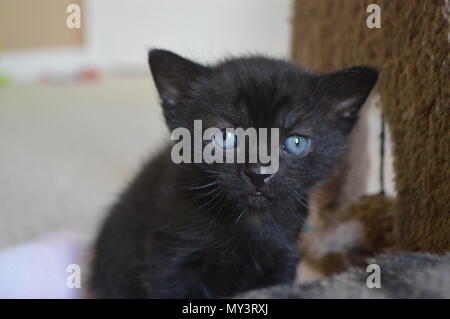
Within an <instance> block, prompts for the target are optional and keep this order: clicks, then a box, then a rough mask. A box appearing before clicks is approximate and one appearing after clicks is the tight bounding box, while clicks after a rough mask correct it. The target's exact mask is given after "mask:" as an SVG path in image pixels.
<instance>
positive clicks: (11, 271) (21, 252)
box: [0, 231, 88, 298]
mask: <svg viewBox="0 0 450 319" xmlns="http://www.w3.org/2000/svg"><path fill="white" fill-rule="evenodd" d="M87 247H88V245H87V241H86V240H84V239H82V238H81V237H80V236H77V235H76V234H74V233H71V232H66V231H65V232H59V233H54V234H51V235H48V236H45V237H43V238H41V239H38V240H36V241H32V242H29V243H25V244H22V245H17V246H15V247H11V248H7V249H5V250H1V251H0V298H82V297H83V296H84V295H85V293H84V291H85V290H84V281H85V277H86V273H87V272H86V269H85V268H86V267H85V265H86V256H87V251H88V249H87Z"/></svg>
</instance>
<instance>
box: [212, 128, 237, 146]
mask: <svg viewBox="0 0 450 319" xmlns="http://www.w3.org/2000/svg"><path fill="white" fill-rule="evenodd" d="M212 142H213V143H214V145H216V146H217V147H220V148H233V147H235V146H236V144H237V137H236V135H235V134H234V133H232V132H227V131H226V130H225V129H224V130H222V131H220V132H217V133H216V134H214V135H213V137H212Z"/></svg>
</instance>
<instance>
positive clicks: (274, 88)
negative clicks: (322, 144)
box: [218, 59, 313, 128]
mask: <svg viewBox="0 0 450 319" xmlns="http://www.w3.org/2000/svg"><path fill="white" fill-rule="evenodd" d="M219 70H220V71H221V72H220V73H219V75H220V76H219V77H218V80H219V81H222V89H223V90H224V91H226V93H225V96H226V98H227V99H228V101H227V103H228V104H229V106H228V107H227V108H224V109H222V111H223V116H224V117H226V118H227V119H229V121H230V122H231V123H232V124H233V125H234V126H242V127H255V128H259V127H285V126H286V125H289V123H292V122H295V121H296V119H297V117H298V116H300V117H301V116H302V114H301V113H302V105H304V104H305V103H306V101H307V99H308V96H309V95H310V93H311V91H312V89H313V78H312V76H311V75H309V74H307V73H305V72H303V71H302V70H300V69H299V68H298V67H296V66H294V65H292V64H291V63H287V62H283V61H273V60H266V59H248V60H244V61H241V60H240V61H231V62H228V63H226V64H225V65H222V66H220V69H219ZM303 111H307V109H305V110H303Z"/></svg>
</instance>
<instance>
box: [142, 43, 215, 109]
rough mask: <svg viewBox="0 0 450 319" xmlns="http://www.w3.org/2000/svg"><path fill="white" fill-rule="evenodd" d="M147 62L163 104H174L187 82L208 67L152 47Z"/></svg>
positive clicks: (198, 75)
mask: <svg viewBox="0 0 450 319" xmlns="http://www.w3.org/2000/svg"><path fill="white" fill-rule="evenodd" d="M148 62H149V64H150V70H151V72H152V75H153V79H154V81H155V84H156V88H157V89H158V92H159V96H160V97H161V100H162V101H163V104H165V105H169V106H170V105H176V104H177V103H178V102H179V98H180V97H181V96H182V94H183V93H184V92H185V91H186V90H187V89H188V88H189V84H190V83H191V82H192V81H194V80H195V79H197V78H198V77H200V76H201V75H202V74H205V73H206V72H207V71H208V70H209V69H208V68H207V67H205V66H202V65H200V64H197V63H194V62H192V61H190V60H188V59H185V58H183V57H181V56H179V55H177V54H175V53H172V52H170V51H167V50H160V49H153V50H151V51H150V52H149V53H148Z"/></svg>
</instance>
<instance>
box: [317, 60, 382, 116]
mask: <svg viewBox="0 0 450 319" xmlns="http://www.w3.org/2000/svg"><path fill="white" fill-rule="evenodd" d="M377 79H378V70H377V69H376V68H373V67H368V66H355V67H351V68H348V69H344V70H341V71H338V72H335V73H331V74H327V75H324V76H321V77H320V78H319V86H318V90H319V94H320V95H321V96H322V97H323V98H324V100H323V101H322V103H324V104H326V105H327V107H330V108H332V110H331V111H332V112H333V113H334V114H336V115H337V116H338V118H340V119H343V120H356V119H357V114H358V111H359V109H360V108H361V106H362V105H363V104H364V102H365V100H366V99H367V96H368V95H369V93H370V91H371V90H372V88H373V87H374V85H375V83H376V82H377Z"/></svg>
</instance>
